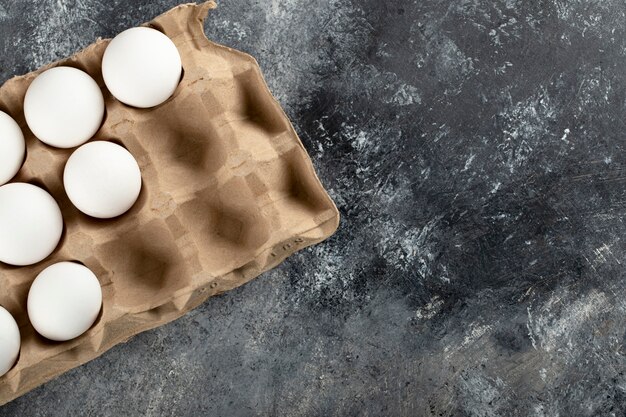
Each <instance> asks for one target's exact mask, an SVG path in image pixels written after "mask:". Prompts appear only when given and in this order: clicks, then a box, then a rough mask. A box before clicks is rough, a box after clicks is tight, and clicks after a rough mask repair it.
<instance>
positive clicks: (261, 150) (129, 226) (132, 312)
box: [0, 2, 339, 404]
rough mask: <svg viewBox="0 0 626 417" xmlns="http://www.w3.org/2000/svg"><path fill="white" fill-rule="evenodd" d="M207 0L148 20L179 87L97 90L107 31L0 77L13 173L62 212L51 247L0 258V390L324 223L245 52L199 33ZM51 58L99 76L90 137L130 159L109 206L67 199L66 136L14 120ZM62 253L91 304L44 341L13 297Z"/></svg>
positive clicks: (327, 208)
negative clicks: (178, 74) (3, 345)
mask: <svg viewBox="0 0 626 417" xmlns="http://www.w3.org/2000/svg"><path fill="white" fill-rule="evenodd" d="M214 7H215V3H213V2H207V3H204V4H201V5H196V4H186V5H181V6H178V7H176V8H174V9H172V10H170V11H168V12H167V13H165V14H163V15H161V16H159V17H157V18H156V19H154V20H153V21H152V22H150V23H148V24H147V25H148V26H151V27H153V28H155V29H157V30H160V31H162V32H163V33H165V34H166V35H167V36H168V37H170V38H171V39H172V40H173V41H174V43H175V44H176V46H177V48H178V50H179V52H180V55H181V58H182V63H183V68H184V75H183V77H182V80H181V83H180V85H179V87H178V89H177V90H176V92H175V93H174V95H173V96H172V97H171V98H170V99H169V100H168V101H167V102H165V103H163V104H162V105H160V106H158V107H155V108H151V109H136V108H132V107H128V106H126V105H124V104H122V103H120V102H119V101H117V100H115V98H113V97H112V96H111V94H110V93H109V92H108V91H107V90H106V88H105V87H104V82H103V80H102V75H101V67H100V66H101V60H102V55H103V53H104V50H105V48H106V46H107V44H108V42H109V41H108V40H98V41H97V42H95V43H94V44H92V45H90V46H89V47H87V48H86V49H84V50H83V51H81V52H79V53H78V54H76V55H75V56H73V57H71V58H68V59H65V60H62V61H59V62H56V63H54V64H51V65H49V66H47V67H45V68H41V69H40V70H38V71H35V72H33V73H30V74H27V75H24V76H20V77H16V78H13V79H11V80H9V81H8V82H6V83H5V84H4V85H3V86H2V87H1V88H0V109H1V110H3V111H6V112H7V113H8V114H10V115H11V116H12V117H13V118H14V119H15V120H16V121H17V122H18V123H19V125H20V127H21V128H22V130H23V132H24V135H25V138H26V144H27V157H26V161H25V163H24V166H23V167H22V169H21V171H20V172H19V174H18V175H17V177H16V178H15V179H14V180H13V181H14V182H16V181H20V182H30V183H33V184H36V185H39V186H41V187H42V188H44V189H46V190H48V191H49V192H50V194H52V196H53V197H54V198H55V199H56V200H57V202H58V203H59V206H60V207H61V211H62V212H63V217H64V220H65V230H64V234H63V237H62V240H61V243H60V244H59V246H58V248H57V249H56V250H55V252H54V253H53V254H52V255H51V256H50V257H48V258H47V259H45V260H44V261H42V262H40V263H38V264H36V265H32V266H27V267H12V266H8V265H5V264H0V283H1V285H0V305H2V306H4V307H5V308H7V310H9V311H10V312H11V313H12V314H13V316H14V317H15V319H16V320H17V322H18V325H19V326H20V331H21V334H22V348H21V352H20V357H19V359H18V361H17V363H16V365H15V366H14V367H13V369H12V370H11V371H9V372H8V373H7V374H6V375H5V376H3V377H1V378H0V404H4V403H6V402H8V401H10V400H12V399H14V398H16V397H18V396H20V395H22V394H23V393H25V392H27V391H29V390H31V389H33V388H35V387H36V386H38V385H40V384H42V383H44V382H46V381H48V380H50V379H52V378H54V377H55V376H57V375H60V374H61V373H63V372H65V371H67V370H69V369H72V368H74V367H76V366H79V365H81V364H83V363H85V362H87V361H89V360H91V359H94V358H95V357H97V356H99V355H101V354H102V353H104V352H105V351H106V350H108V349H110V348H111V347H113V346H114V345H116V344H118V343H121V342H124V341H126V340H127V339H128V338H130V337H131V336H133V335H135V334H137V333H139V332H142V331H145V330H148V329H151V328H154V327H157V326H160V325H162V324H165V323H167V322H170V321H172V320H174V319H176V318H178V317H180V316H182V315H183V314H185V313H186V312H187V311H189V310H191V309H193V308H194V307H196V306H198V305H199V304H200V303H202V302H203V301H205V300H206V299H207V298H208V297H210V296H212V295H215V294H219V293H222V292H224V291H228V290H230V289H232V288H235V287H237V286H239V285H242V284H244V283H245V282H247V281H249V280H251V279H252V278H254V277H256V276H258V275H259V274H261V273H262V272H264V271H266V270H268V269H270V268H273V267H274V266H276V265H277V264H279V263H280V262H281V261H283V260H284V259H285V258H286V257H287V256H289V255H291V254H292V253H294V252H295V251H297V250H299V249H302V248H304V247H306V246H309V245H312V244H314V243H317V242H320V241H322V240H324V239H326V238H327V237H329V236H330V235H331V234H332V233H333V232H334V231H335V230H336V228H337V225H338V221H339V214H338V212H337V209H336V207H335V205H334V204H333V202H332V200H331V199H330V198H329V196H328V194H327V193H326V192H325V190H324V189H323V187H322V185H321V184H320V182H319V180H318V178H317V176H316V174H315V171H314V169H313V166H312V164H311V161H310V159H309V157H308V155H307V153H306V151H305V149H304V147H303V146H302V143H301V142H300V140H299V139H298V136H297V135H296V133H295V131H294V129H293V127H292V126H291V124H290V122H289V120H288V119H287V117H286V115H285V114H284V112H283V111H282V110H281V108H280V105H279V104H278V103H277V102H276V100H275V99H274V98H273V97H272V95H271V93H270V92H269V90H268V88H267V85H266V84H265V81H264V80H263V76H262V75H261V72H260V69H259V66H258V64H257V63H256V61H255V60H254V59H253V58H252V57H250V56H249V55H247V54H244V53H242V52H239V51H236V50H233V49H231V48H227V47H225V46H221V45H218V44H216V43H213V42H211V41H209V40H208V39H207V38H206V36H205V34H204V30H203V22H204V19H205V17H206V14H207V12H208V11H209V10H210V9H212V8H214ZM59 65H66V66H73V67H76V68H79V69H81V70H83V71H85V72H87V73H88V74H89V75H91V76H92V77H93V78H94V79H95V80H96V81H97V82H98V84H99V85H100V87H101V88H102V91H103V94H104V97H105V102H106V115H105V120H104V122H103V125H102V127H101V128H100V130H99V131H98V132H97V134H96V135H95V137H94V140H111V141H114V142H116V143H118V144H120V145H122V146H124V147H125V148H127V149H128V150H129V151H130V152H131V153H132V154H133V155H134V156H135V158H136V159H137V161H138V163H139V166H140V168H141V172H142V179H143V188H142V191H141V194H140V197H139V200H138V201H137V203H136V204H135V205H134V206H133V208H132V209H131V210H130V211H129V212H128V213H126V214H125V215H123V216H121V217H118V218H115V219H112V220H98V219H94V218H90V217H88V216H86V215H84V214H82V213H80V212H79V211H78V210H77V209H76V208H75V207H74V206H73V205H72V204H71V203H70V201H69V199H68V197H67V195H66V193H65V191H64V189H63V184H62V172H63V168H64V166H65V162H66V161H67V159H68V157H69V155H70V154H71V152H72V150H66V149H57V148H52V147H49V146H47V145H45V144H43V143H42V142H40V141H39V140H37V139H36V138H35V137H34V136H33V134H32V133H31V132H30V130H29V129H28V127H27V125H26V122H25V120H24V115H23V108H22V107H23V102H24V95H25V93H26V90H27V88H28V86H29V85H30V83H31V82H32V81H33V79H34V78H35V77H36V76H37V74H39V73H41V72H42V71H43V70H45V69H48V68H51V67H54V66H59ZM65 260H73V261H78V262H82V263H83V264H85V265H86V266H87V267H89V268H90V269H91V270H92V271H93V272H94V273H95V274H96V275H97V276H98V278H99V280H100V283H101V285H102V291H103V306H102V311H101V314H100V317H99V318H98V320H97V321H96V323H95V324H94V326H93V327H92V328H91V329H90V330H89V331H88V332H87V333H85V334H84V335H82V336H80V337H78V338H76V339H74V340H71V341H68V342H52V341H49V340H46V339H45V338H43V337H42V336H39V335H38V334H37V333H35V331H34V329H33V328H32V326H31V324H30V323H29V321H28V316H27V313H26V298H27V294H28V290H29V288H30V285H31V283H32V281H33V280H34V278H35V277H36V276H37V274H38V273H39V272H41V271H42V270H43V269H44V268H45V267H47V266H49V265H51V264H53V263H56V262H59V261H65Z"/></svg>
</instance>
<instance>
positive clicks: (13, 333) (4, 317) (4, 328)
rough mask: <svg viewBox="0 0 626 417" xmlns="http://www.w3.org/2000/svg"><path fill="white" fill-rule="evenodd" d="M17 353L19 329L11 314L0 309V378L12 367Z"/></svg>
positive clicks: (2, 308) (18, 351)
mask: <svg viewBox="0 0 626 417" xmlns="http://www.w3.org/2000/svg"><path fill="white" fill-rule="evenodd" d="M19 353H20V329H19V327H17V323H16V322H15V319H14V318H13V316H12V315H11V313H9V312H8V311H7V310H6V309H5V308H4V307H0V376H2V375H4V374H6V373H7V372H8V371H9V370H10V369H11V368H12V367H13V364H15V361H16V360H17V357H18V355H19Z"/></svg>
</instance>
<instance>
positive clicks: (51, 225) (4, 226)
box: [0, 182, 63, 266]
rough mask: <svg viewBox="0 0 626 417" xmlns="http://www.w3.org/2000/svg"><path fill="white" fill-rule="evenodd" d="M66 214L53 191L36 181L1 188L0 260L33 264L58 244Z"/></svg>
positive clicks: (9, 262) (12, 263) (17, 263)
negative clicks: (52, 194) (62, 212)
mask: <svg viewBox="0 0 626 417" xmlns="http://www.w3.org/2000/svg"><path fill="white" fill-rule="evenodd" d="M62 233H63V216H62V215H61V210H60V209H59V206H58V204H57V202H56V201H55V200H54V198H52V196H51V195H50V194H48V193H47V192H46V191H44V190H42V189H41V188H39V187H36V186H34V185H32V184H26V183H21V182H16V183H10V184H6V185H3V186H2V187H0V262H4V263H7V264H10V265H17V266H23V265H32V264H35V263H37V262H39V261H41V260H43V259H45V258H46V257H47V256H48V255H50V254H51V253H52V251H54V249H55V248H56V247H57V245H58V243H59V240H60V239H61V234H62Z"/></svg>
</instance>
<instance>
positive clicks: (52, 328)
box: [27, 262, 102, 341]
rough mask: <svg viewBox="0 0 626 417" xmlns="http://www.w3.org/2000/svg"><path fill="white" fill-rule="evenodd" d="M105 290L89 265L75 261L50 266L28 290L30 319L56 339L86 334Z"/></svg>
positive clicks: (44, 332)
mask: <svg viewBox="0 0 626 417" xmlns="http://www.w3.org/2000/svg"><path fill="white" fill-rule="evenodd" d="M101 307H102V289H101V288H100V282H99V281H98V278H97V277H96V275H95V274H94V273H93V272H91V270H90V269H89V268H87V267H86V266H83V265H81V264H78V263H75V262H59V263H56V264H53V265H50V266H49V267H47V268H46V269H44V270H43V271H41V272H40V273H39V275H37V278H35V281H33V284H32V286H31V287H30V291H29V292H28V301H27V309H28V318H29V319H30V322H31V324H32V325H33V327H34V328H35V330H36V331H37V333H39V334H40V335H42V336H44V337H46V338H48V339H50V340H55V341H65V340H71V339H74V338H75V337H78V336H80V335H81V334H83V333H85V332H86V331H87V330H89V328H90V327H91V326H92V325H93V323H94V322H95V321H96V319H97V318H98V314H99V313H100V309H101Z"/></svg>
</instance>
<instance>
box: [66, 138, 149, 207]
mask: <svg viewBox="0 0 626 417" xmlns="http://www.w3.org/2000/svg"><path fill="white" fill-rule="evenodd" d="M63 183H64V185H65V191H66V192H67V195H68V197H69V198H70V201H71V202H72V204H74V206H76V208H77V209H79V210H80V211H82V212H83V213H85V214H87V215H89V216H92V217H97V218H100V219H109V218H112V217H117V216H119V215H121V214H123V213H125V212H126V211H128V210H129V209H130V208H131V207H132V206H133V204H135V201H137V198H138V197H139V192H140V191H141V171H140V170H139V165H137V161H136V160H135V158H134V157H133V156H132V155H131V154H130V152H128V151H127V150H126V149H124V148H123V147H121V146H119V145H116V144H115V143H112V142H105V141H95V142H90V143H87V144H85V145H83V146H81V147H80V148H78V149H76V150H75V151H74V153H73V154H72V155H71V156H70V158H69V159H68V161H67V164H66V165H65V171H64V173H63Z"/></svg>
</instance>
